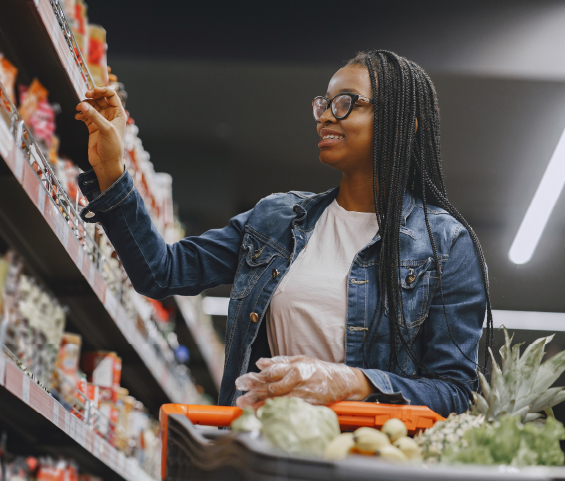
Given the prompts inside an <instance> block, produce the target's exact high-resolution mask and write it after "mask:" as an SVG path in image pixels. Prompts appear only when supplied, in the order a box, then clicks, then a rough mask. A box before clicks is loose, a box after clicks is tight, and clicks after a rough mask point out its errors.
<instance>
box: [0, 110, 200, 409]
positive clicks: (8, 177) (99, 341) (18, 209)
mask: <svg viewBox="0 0 565 481" xmlns="http://www.w3.org/2000/svg"><path fill="white" fill-rule="evenodd" d="M14 115H17V114H14ZM21 141H22V140H21V139H18V142H17V143H16V141H15V139H14V136H13V132H12V129H11V126H8V124H7V123H6V122H5V121H4V119H3V118H2V117H1V116H0V157H1V158H2V159H3V160H4V162H5V164H3V165H0V174H1V175H0V205H2V206H5V208H2V209H0V234H2V236H3V237H4V238H5V240H6V242H7V243H8V244H9V245H10V246H11V247H13V248H14V249H16V250H17V251H18V252H20V253H21V254H22V255H23V256H24V257H25V259H26V261H27V263H28V265H29V267H30V269H31V270H32V271H33V273H34V274H35V275H36V276H37V277H39V278H40V279H42V280H43V281H44V282H45V283H47V284H48V285H49V286H50V287H51V289H52V290H53V291H54V293H55V294H56V295H57V297H58V298H59V300H60V301H61V302H62V303H64V304H66V305H68V306H69V308H70V315H69V324H70V325H71V326H72V327H73V328H74V329H75V330H76V331H78V332H79V333H80V334H82V335H83V338H84V339H85V341H86V342H85V344H86V345H87V347H89V348H94V349H104V350H115V351H117V352H119V353H120V355H121V357H122V359H123V376H122V379H123V382H124V386H125V387H126V388H128V389H129V390H130V392H131V393H132V394H133V395H134V396H135V397H136V398H138V399H139V400H141V401H142V402H143V403H144V404H145V406H147V407H148V408H149V409H150V410H151V411H152V412H153V413H156V412H157V411H158V409H159V406H160V405H161V404H163V403H165V402H168V401H173V402H188V401H189V399H190V398H192V399H198V398H199V395H198V394H197V393H196V390H195V387H194V386H193V385H192V384H186V385H179V383H178V382H177V379H176V378H175V374H174V373H173V372H171V371H170V369H169V366H168V365H167V363H166V361H165V360H164V359H162V358H161V356H160V355H158V354H157V351H156V349H155V346H153V345H150V344H148V343H147V342H145V339H144V338H143V336H142V335H141V333H140V332H139V330H138V328H137V325H136V319H131V318H130V317H129V316H128V314H127V313H126V311H125V310H124V308H123V307H122V305H121V304H120V303H119V302H118V300H117V298H116V295H115V294H114V293H113V292H112V290H111V289H110V288H109V286H108V285H107V284H106V282H105V281H104V279H103V278H102V276H101V274H100V272H99V270H98V269H97V266H96V265H95V263H94V262H92V260H91V259H90V257H89V256H88V255H87V253H86V252H85V250H84V249H83V247H82V246H81V244H80V242H79V241H78V239H77V237H76V232H75V230H73V229H72V228H71V227H69V222H68V221H67V220H66V219H65V217H63V215H62V213H61V210H60V209H61V206H60V205H59V206H57V205H56V204H55V202H54V201H53V199H52V197H51V195H50V194H49V193H48V191H47V190H46V187H45V185H44V183H43V182H42V181H41V180H40V178H39V177H38V175H37V174H36V172H35V170H34V169H33V167H32V165H31V164H30V162H28V160H27V158H26V155H25V154H24V152H23V151H22V150H21V149H20V148H18V147H17V144H20V145H21ZM30 150H31V151H32V153H31V155H32V157H33V156H39V155H40V154H39V153H38V149H33V148H32V149H30ZM45 163H46V162H45ZM169 354H170V355H171V356H172V352H171V353H169Z"/></svg>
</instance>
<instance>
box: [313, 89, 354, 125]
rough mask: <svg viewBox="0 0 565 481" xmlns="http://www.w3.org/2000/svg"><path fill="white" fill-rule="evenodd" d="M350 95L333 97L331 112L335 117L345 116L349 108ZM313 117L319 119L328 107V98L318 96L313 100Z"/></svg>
mask: <svg viewBox="0 0 565 481" xmlns="http://www.w3.org/2000/svg"><path fill="white" fill-rule="evenodd" d="M351 101H352V99H351V97H350V96H349V95H339V96H337V97H335V98H334V99H333V102H332V113H333V114H334V117H335V118H336V119H340V118H342V117H345V116H346V115H347V114H348V113H349V110H350V109H351ZM313 109H314V118H315V119H316V120H320V117H321V116H322V114H323V113H324V112H325V111H326V110H327V109H328V100H327V99H325V98H323V97H320V98H317V99H316V100H315V101H314V105H313Z"/></svg>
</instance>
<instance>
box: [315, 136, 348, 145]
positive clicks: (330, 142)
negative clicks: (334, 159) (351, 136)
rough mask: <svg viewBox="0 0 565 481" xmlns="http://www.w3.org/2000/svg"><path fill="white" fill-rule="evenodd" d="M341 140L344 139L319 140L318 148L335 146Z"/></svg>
mask: <svg viewBox="0 0 565 481" xmlns="http://www.w3.org/2000/svg"><path fill="white" fill-rule="evenodd" d="M343 139H344V137H340V138H338V139H322V140H320V142H318V147H320V148H322V147H331V146H332V145H335V144H337V143H338V142H341V141H342V140H343Z"/></svg>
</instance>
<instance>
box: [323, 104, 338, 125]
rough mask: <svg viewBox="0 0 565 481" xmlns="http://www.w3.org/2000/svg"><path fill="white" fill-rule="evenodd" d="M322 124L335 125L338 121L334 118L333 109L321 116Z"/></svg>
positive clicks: (327, 110)
mask: <svg viewBox="0 0 565 481" xmlns="http://www.w3.org/2000/svg"><path fill="white" fill-rule="evenodd" d="M320 122H321V123H322V124H335V123H336V122H337V119H336V118H335V117H334V114H333V112H332V109H331V108H329V109H326V110H325V112H324V113H323V114H322V115H321V116H320Z"/></svg>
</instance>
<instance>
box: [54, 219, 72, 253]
mask: <svg viewBox="0 0 565 481" xmlns="http://www.w3.org/2000/svg"><path fill="white" fill-rule="evenodd" d="M57 214H59V213H58V212H57ZM55 234H57V237H58V238H59V240H60V241H61V244H63V247H64V248H65V249H66V248H67V242H68V240H69V226H68V225H67V221H66V220H65V218H64V217H63V216H61V215H60V214H59V215H58V216H57V223H56V230H55Z"/></svg>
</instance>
